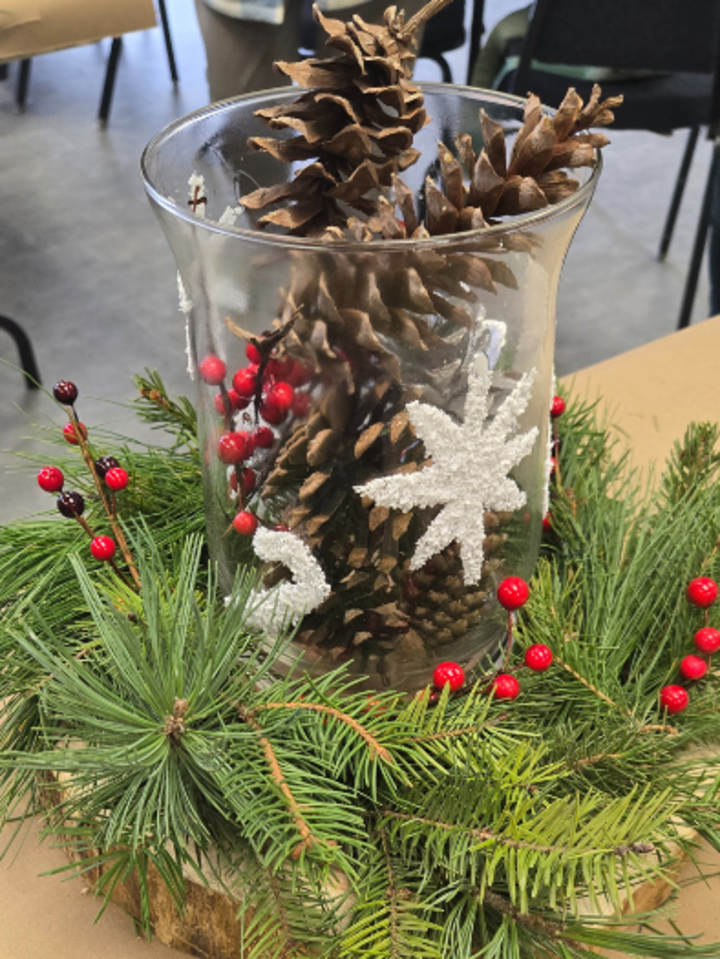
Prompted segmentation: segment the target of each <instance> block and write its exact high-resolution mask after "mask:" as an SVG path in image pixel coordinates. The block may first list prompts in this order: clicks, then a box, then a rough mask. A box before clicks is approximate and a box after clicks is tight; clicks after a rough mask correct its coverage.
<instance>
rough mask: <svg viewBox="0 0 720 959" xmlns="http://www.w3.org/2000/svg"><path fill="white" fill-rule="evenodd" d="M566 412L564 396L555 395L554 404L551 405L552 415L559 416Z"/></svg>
mask: <svg viewBox="0 0 720 959" xmlns="http://www.w3.org/2000/svg"><path fill="white" fill-rule="evenodd" d="M564 412H565V400H564V399H563V398H562V396H553V401H552V405H551V406H550V416H552V417H553V418H557V417H558V416H562V415H563V413H564Z"/></svg>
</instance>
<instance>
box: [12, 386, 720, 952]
mask: <svg viewBox="0 0 720 959" xmlns="http://www.w3.org/2000/svg"><path fill="white" fill-rule="evenodd" d="M137 384H138V387H139V391H140V395H139V398H138V399H137V401H136V407H137V412H138V415H139V416H140V418H141V419H142V420H144V421H146V422H150V423H151V424H152V425H154V426H155V427H157V428H158V429H159V430H161V432H162V440H163V442H164V444H165V445H163V446H159V445H158V446H155V445H144V444H142V443H137V442H134V441H132V440H129V439H125V438H122V437H119V436H117V435H113V434H111V433H101V432H100V431H93V430H91V440H90V441H89V443H88V444H87V446H86V447H83V451H85V450H86V449H88V448H89V449H91V452H92V456H93V457H95V458H96V457H98V456H100V455H103V454H111V455H113V456H115V457H118V458H119V460H120V462H122V464H123V466H124V467H125V469H126V470H127V472H128V474H129V476H130V482H129V484H128V486H127V489H125V490H124V491H123V492H122V493H119V494H118V499H117V502H118V506H119V520H118V522H119V523H120V525H121V527H122V531H123V533H124V537H125V540H126V542H127V545H128V548H129V549H130V550H131V551H132V554H133V555H134V557H135V561H136V563H137V573H138V578H139V581H140V584H141V585H140V587H139V588H138V587H137V586H136V585H135V582H134V581H133V579H132V578H131V577H129V576H126V575H124V574H123V573H122V570H119V572H120V574H122V575H118V572H116V571H115V569H113V568H112V567H111V566H109V565H108V564H107V563H98V562H97V561H96V560H95V559H93V557H92V556H91V555H90V554H89V553H88V549H87V539H86V533H85V532H84V530H83V529H82V528H81V526H80V524H79V523H76V522H73V521H72V520H71V519H70V520H67V519H65V520H58V519H57V518H54V517H41V518H37V519H32V520H30V521H27V522H17V523H13V524H10V525H7V526H5V527H3V528H2V529H0V609H2V619H1V621H0V622H1V628H0V644H1V646H0V657H1V658H2V662H3V668H2V670H0V702H2V707H1V710H0V722H1V725H0V745H1V747H2V749H1V751H0V819H1V820H2V821H3V822H4V823H6V824H14V825H13V826H8V829H6V833H5V834H6V835H10V837H11V839H15V838H19V837H21V836H22V835H23V832H24V829H23V824H24V822H25V820H26V818H27V817H28V816H29V815H30V814H32V813H36V812H41V813H42V815H43V817H44V833H45V835H46V836H47V837H49V838H51V839H53V840H54V841H55V842H56V843H60V844H62V845H63V846H64V847H66V848H67V849H68V851H69V852H70V854H71V861H70V862H69V864H68V866H67V868H68V870H75V871H81V872H87V873H88V874H89V875H91V876H92V877H93V878H94V889H95V892H96V893H97V895H98V896H100V897H101V898H102V899H103V900H105V901H107V900H108V899H109V898H110V897H112V896H113V894H114V893H118V892H119V890H120V889H121V888H122V889H124V890H125V892H124V895H126V896H127V895H128V889H130V886H129V885H128V883H130V882H132V883H133V884H134V888H135V890H136V896H137V899H136V904H137V908H138V910H139V914H138V917H137V918H138V919H139V921H140V922H141V923H142V924H143V926H144V927H145V929H146V930H147V932H148V933H150V932H151V931H152V915H153V906H152V903H151V890H152V888H154V887H156V886H157V885H158V883H160V884H161V885H162V890H163V895H165V896H166V897H167V896H170V897H172V900H173V901H174V903H175V905H176V908H177V909H178V910H180V911H182V910H183V909H184V908H187V904H188V899H187V896H186V886H187V879H186V877H187V876H190V875H192V876H193V877H194V883H195V884H196V885H202V884H206V885H208V886H210V887H212V888H213V889H223V890H225V892H226V893H227V897H228V898H227V899H226V900H225V901H226V903H230V904H231V908H232V910H233V916H235V915H236V916H237V920H236V928H237V941H236V950H237V951H236V952H235V954H236V955H237V956H238V957H242V959H281V957H286V959H287V957H297V956H318V957H327V959H330V957H333V959H335V957H337V959H350V957H363V959H365V957H367V959H371V957H373V959H375V957H377V959H380V957H387V959H391V957H392V959H401V957H413V959H425V957H428V959H429V957H438V959H439V957H448V959H450V957H452V959H470V957H481V956H482V957H483V959H531V957H532V959H537V957H561V959H581V957H589V956H591V955H594V954H596V950H597V949H614V950H616V951H617V952H619V953H621V954H624V955H633V956H654V957H660V959H671V957H683V956H694V957H698V959H701V957H707V959H710V957H717V955H718V954H719V953H720V946H718V945H715V944H710V945H708V944H704V943H702V944H700V943H697V942H693V941H691V940H690V939H689V938H688V937H685V936H683V935H682V933H680V932H679V931H678V932H673V933H671V934H663V933H661V932H659V931H654V925H655V922H656V920H657V919H658V918H659V917H660V916H662V915H665V913H666V912H667V911H668V909H669V910H670V912H671V911H672V905H671V904H670V906H665V907H663V909H661V910H659V911H658V910H653V911H651V912H649V913H640V912H639V908H640V906H639V905H638V904H639V903H640V899H641V897H640V896H638V890H639V889H640V888H641V887H644V886H645V884H647V883H649V882H651V883H655V882H666V883H668V884H669V886H670V887H671V888H672V889H675V888H676V875H677V866H678V861H679V859H680V858H681V857H684V856H689V857H693V856H694V855H695V853H696V850H697V839H696V838H689V837H702V838H703V839H705V840H707V842H709V843H710V844H711V845H712V846H713V847H714V848H715V849H718V850H720V805H719V804H718V788H719V785H720V753H717V754H716V753H714V752H713V751H712V750H705V751H704V752H703V755H702V758H700V751H699V748H698V747H706V746H708V745H711V744H714V743H716V742H717V741H718V739H720V709H718V699H717V690H718V682H719V679H718V671H717V670H716V669H715V668H713V666H712V664H710V669H709V670H708V672H707V673H706V675H705V676H704V678H702V679H701V680H699V681H697V682H693V683H688V682H684V685H685V686H686V687H687V688H688V691H689V705H688V707H687V709H686V710H685V711H684V712H682V713H681V714H678V715H668V713H667V711H666V710H663V709H662V708H661V706H660V700H659V692H660V690H661V689H662V688H663V687H664V686H666V685H667V684H668V683H678V682H680V683H681V684H683V681H681V680H679V679H678V667H679V663H680V661H681V660H682V659H683V657H684V656H685V655H686V654H687V653H689V652H692V637H693V634H694V633H695V632H696V631H697V630H698V629H699V628H701V627H702V626H705V625H708V624H709V625H712V624H713V619H715V623H714V624H715V625H716V626H720V623H718V622H717V608H716V607H713V608H710V610H709V611H707V610H706V611H705V612H703V611H702V610H700V609H698V608H697V607H695V606H693V605H692V604H691V603H690V602H688V600H687V598H686V588H687V584H688V583H689V582H690V580H692V579H693V578H694V577H698V576H707V577H713V576H715V577H717V574H718V573H719V572H720V559H719V558H718V548H719V546H720V538H719V537H720V483H718V482H717V476H718V471H719V470H720V456H719V455H718V453H717V452H716V449H715V447H716V441H717V439H718V430H717V428H716V427H715V426H711V425H707V424H701V425H695V426H692V427H691V428H690V429H689V430H688V433H687V435H686V437H685V440H684V442H683V444H682V445H679V446H678V447H677V448H676V450H675V451H674V454H673V456H672V458H671V460H670V462H669V463H668V465H667V468H666V470H665V472H664V474H663V475H662V477H661V478H660V479H659V481H658V482H657V483H656V484H655V487H654V490H652V491H651V490H644V489H643V488H642V487H641V486H640V484H639V482H638V480H637V478H636V477H635V476H634V474H633V472H632V470H631V469H630V467H629V465H628V463H627V461H626V460H625V458H624V457H622V456H618V454H617V451H616V450H615V449H614V447H613V443H612V441H611V440H610V438H609V435H608V432H607V431H606V430H605V429H604V428H603V427H602V426H601V425H600V423H599V421H598V415H597V411H596V410H595V409H594V408H593V407H588V406H584V405H582V404H580V403H578V402H576V401H574V402H569V403H568V408H567V410H566V412H565V414H564V415H563V416H562V418H561V419H560V421H559V433H560V440H561V450H560V457H559V458H560V470H559V471H558V472H559V474H560V475H561V476H562V480H563V484H562V486H561V485H560V484H559V483H557V482H556V485H555V488H554V490H553V499H552V507H551V510H552V528H551V529H550V530H549V531H548V532H547V533H546V543H545V545H544V547H543V553H542V556H541V559H540V561H539V564H538V566H537V570H536V574H535V577H534V579H533V581H532V583H531V595H530V600H529V602H528V603H527V605H526V606H525V607H524V608H523V610H522V612H521V614H520V615H519V617H518V621H517V624H516V629H515V642H514V645H513V649H512V653H511V662H510V668H511V669H512V670H513V671H514V674H515V675H516V677H517V678H518V679H519V681H520V684H521V693H520V695H519V696H518V698H517V699H515V700H513V701H500V700H498V699H497V697H495V696H494V695H492V694H491V690H492V679H493V677H494V675H495V673H494V672H493V668H494V667H493V666H492V664H486V666H485V667H484V668H480V669H478V670H477V671H476V673H475V674H474V675H473V676H471V677H469V680H470V683H469V685H466V686H465V688H464V689H463V690H461V691H460V692H458V693H455V694H450V693H449V691H448V689H447V688H446V690H445V692H443V693H442V694H441V695H440V696H439V698H438V699H437V701H431V696H430V690H429V689H428V690H426V692H425V693H424V694H423V695H421V696H420V697H418V698H416V699H414V700H408V698H407V697H405V696H402V695H400V694H398V693H396V692H393V691H392V690H387V691H384V692H379V693H377V694H374V695H372V696H370V697H368V694H367V692H365V691H362V690H360V689H359V688H358V687H357V683H354V682H352V681H350V680H349V678H348V677H347V676H346V674H345V673H344V671H343V669H342V668H340V669H337V670H336V671H334V672H331V673H328V674H327V675H325V676H324V677H322V678H321V679H312V678H310V677H308V676H307V675H295V676H293V677H291V678H284V679H278V678H276V677H275V676H274V673H273V666H274V663H275V661H276V660H277V658H278V657H279V656H280V655H281V653H282V652H283V650H284V649H285V647H286V643H287V637H285V638H281V639H279V640H273V641H272V642H271V641H270V640H268V638H267V637H263V636H261V635H258V633H257V632H256V631H254V630H253V629H251V628H250V627H249V626H248V625H247V624H246V617H247V608H246V604H245V602H244V600H243V597H246V596H247V595H248V594H249V592H250V590H251V589H252V588H253V585H254V584H255V578H256V574H255V571H254V570H253V569H252V568H247V569H244V570H243V571H241V573H240V574H239V576H238V583H237V590H238V594H239V595H240V597H241V599H240V601H238V602H236V603H233V604H231V605H229V606H227V607H226V606H225V605H224V603H223V601H222V596H221V595H220V593H219V591H218V589H217V583H216V578H215V573H214V571H213V568H212V565H211V564H210V563H209V561H208V558H207V554H206V543H205V540H204V516H203V511H202V495H201V489H200V462H199V453H198V448H197V442H196V436H195V419H194V414H193V410H192V407H191V405H190V403H189V402H188V401H187V400H184V399H180V400H177V401H176V400H173V399H171V398H169V397H168V395H167V393H166V391H165V389H164V386H163V384H162V382H161V380H160V379H159V377H158V376H157V375H156V374H146V375H145V376H143V377H139V378H138V381H137ZM46 435H47V437H48V440H49V441H50V442H57V443H58V444H62V442H63V440H62V437H61V436H60V431H59V430H55V429H50V430H48V431H47V434H46ZM56 436H58V437H59V439H57V440H56ZM48 461H53V462H55V463H56V464H57V465H58V466H60V468H61V469H62V470H63V472H64V475H65V478H66V482H68V483H70V484H71V485H72V488H73V489H76V490H78V491H79V492H80V493H81V494H82V495H83V496H84V498H85V501H86V512H85V515H84V519H85V521H86V523H87V524H88V525H89V526H90V527H102V525H103V523H104V522H105V513H104V512H103V509H102V503H100V502H99V498H98V497H97V495H96V493H95V488H94V486H93V483H92V477H91V476H90V475H89V473H88V471H87V468H86V463H85V460H84V458H83V456H81V455H79V453H78V449H77V447H75V448H72V449H66V450H65V452H64V453H63V452H62V451H59V452H57V455H56V456H53V457H50V458H49V460H45V461H44V463H45V462H48ZM44 463H43V464H41V465H44ZM118 569H119V567H118ZM535 643H543V644H546V645H547V646H548V647H550V649H551V650H552V653H553V657H554V662H553V665H552V667H551V668H550V669H548V670H547V671H545V672H542V673H535V672H532V671H531V670H529V669H527V668H525V667H524V666H523V653H524V651H525V650H526V649H527V648H528V647H529V646H530V645H532V644H535ZM708 753H709V755H708ZM698 870H701V866H700V865H698ZM224 908H226V909H227V908H229V907H227V906H226V907H224ZM629 923H632V924H633V926H634V927H635V928H637V925H638V923H641V924H644V925H645V926H646V927H647V931H646V932H644V933H642V934H641V933H638V932H632V931H628V925H629Z"/></svg>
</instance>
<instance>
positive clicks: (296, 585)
mask: <svg viewBox="0 0 720 959" xmlns="http://www.w3.org/2000/svg"><path fill="white" fill-rule="evenodd" d="M253 549H254V550H255V553H256V555H257V556H259V557H260V559H262V560H263V561H264V562H266V563H282V564H283V565H284V566H287V568H288V569H289V570H290V572H291V573H292V574H293V582H292V583H282V584H281V585H280V586H277V587H276V588H275V589H271V590H269V589H256V590H254V591H253V592H252V593H251V595H250V598H249V601H248V602H249V605H250V606H251V607H252V611H251V613H250V615H249V616H248V622H249V623H250V625H251V626H255V627H256V628H257V629H261V630H263V632H266V633H270V634H271V635H275V634H276V633H279V632H280V630H281V629H282V628H283V627H284V626H288V625H290V624H294V623H297V622H299V621H300V619H302V617H303V616H304V615H305V614H306V613H309V612H311V611H312V610H313V609H317V607H318V606H319V605H320V604H321V603H322V602H323V600H325V599H326V598H327V597H328V596H329V595H330V584H329V583H328V581H327V580H326V579H325V574H324V573H323V571H322V568H321V566H320V564H319V563H318V561H317V560H316V559H315V557H314V556H313V554H312V553H311V552H310V550H309V548H308V547H307V546H306V545H305V543H303V541H302V540H301V539H300V537H299V536H296V535H295V534H294V533H290V532H289V531H285V530H274V529H266V528H264V527H262V526H261V527H260V528H259V529H258V530H257V532H256V533H255V535H254V536H253Z"/></svg>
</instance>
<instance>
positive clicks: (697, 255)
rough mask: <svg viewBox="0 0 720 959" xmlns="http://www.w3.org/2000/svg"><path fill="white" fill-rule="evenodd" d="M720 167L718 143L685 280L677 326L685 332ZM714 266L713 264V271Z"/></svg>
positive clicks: (714, 149) (703, 250)
mask: <svg viewBox="0 0 720 959" xmlns="http://www.w3.org/2000/svg"><path fill="white" fill-rule="evenodd" d="M719 165H720V142H717V141H716V143H715V146H714V147H713V155H712V162H711V163H710V171H709V173H708V178H707V183H706V184H705V195H704V196H703V201H702V207H701V209H700V219H699V220H698V225H697V232H696V233H695V243H694V245H693V251H692V257H691V258H690V266H689V267H688V272H687V278H686V280H685V290H684V291H683V299H682V305H681V307H680V318H679V320H678V326H677V328H678V329H679V330H683V329H685V327H686V326H689V325H690V316H691V314H692V308H693V303H694V302H695V292H696V290H697V283H698V278H699V276H700V267H701V265H702V258H703V253H704V252H705V243H706V242H707V235H708V228H709V226H710V210H711V208H712V199H713V189H714V181H715V177H716V176H717V175H718V172H719V169H718V167H719ZM718 228H720V226H718V227H715V225H713V229H718ZM712 266H713V265H712V264H711V269H712Z"/></svg>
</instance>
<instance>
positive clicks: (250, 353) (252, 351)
mask: <svg viewBox="0 0 720 959" xmlns="http://www.w3.org/2000/svg"><path fill="white" fill-rule="evenodd" d="M245 356H247V358H248V360H250V362H251V363H254V364H255V365H256V366H259V365H260V361H261V360H262V353H261V352H260V350H259V349H258V348H257V346H255V344H254V343H248V345H247V346H246V347H245Z"/></svg>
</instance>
